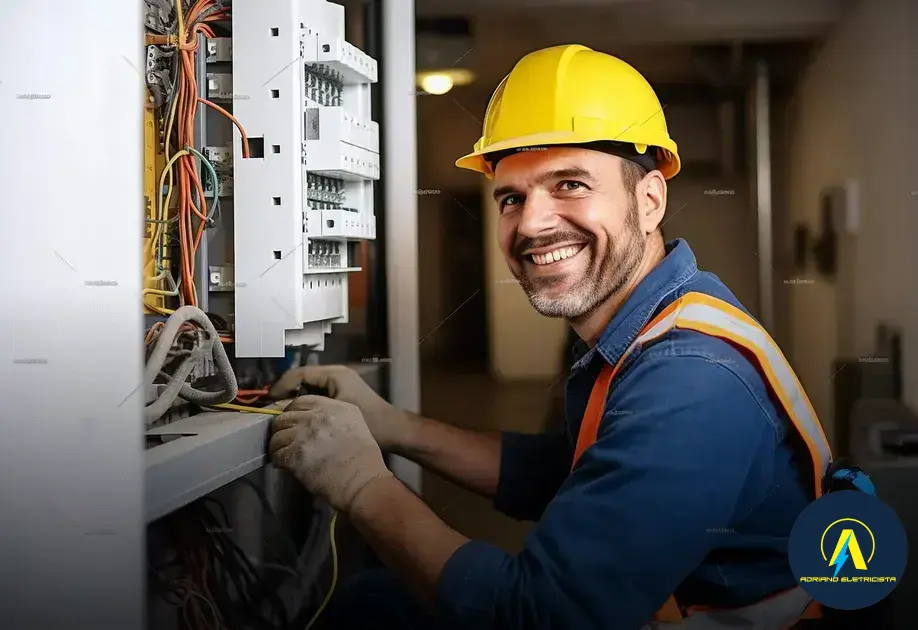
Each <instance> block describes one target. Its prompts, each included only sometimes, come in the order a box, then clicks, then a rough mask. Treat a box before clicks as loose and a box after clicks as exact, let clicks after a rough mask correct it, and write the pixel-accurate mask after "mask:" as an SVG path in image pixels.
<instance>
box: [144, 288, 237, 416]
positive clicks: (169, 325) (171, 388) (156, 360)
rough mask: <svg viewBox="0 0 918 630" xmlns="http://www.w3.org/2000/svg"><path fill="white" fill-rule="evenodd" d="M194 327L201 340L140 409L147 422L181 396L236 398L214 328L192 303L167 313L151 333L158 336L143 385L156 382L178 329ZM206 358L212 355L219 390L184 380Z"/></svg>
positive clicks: (200, 401)
mask: <svg viewBox="0 0 918 630" xmlns="http://www.w3.org/2000/svg"><path fill="white" fill-rule="evenodd" d="M187 325H192V328H191V329H189V328H188V326H187ZM195 326H196V327H197V328H198V329H200V330H201V331H202V337H201V340H200V342H199V343H198V344H197V345H196V346H195V347H194V348H193V349H192V350H191V351H189V352H188V353H187V356H186V357H185V358H184V359H183V360H182V362H181V363H180V365H179V366H178V367H177V368H176V369H175V372H174V373H173V374H171V375H167V379H168V384H167V385H166V387H165V389H164V390H163V391H162V392H161V393H160V394H159V396H158V397H157V399H156V400H154V401H153V402H152V403H150V404H149V405H147V406H146V408H145V409H144V414H145V417H146V422H147V424H148V425H149V424H152V423H153V422H155V421H156V420H158V419H159V418H160V417H162V416H163V415H164V414H165V413H166V412H167V411H168V410H169V409H170V408H171V406H172V403H173V402H175V399H176V398H182V399H184V400H187V401H188V402H190V403H193V404H196V405H201V406H209V405H214V404H220V403H223V402H225V401H228V400H233V399H234V398H235V397H236V392H237V391H238V390H239V386H238V384H237V382H236V375H235V374H234V373H233V366H232V364H231V363H230V360H229V357H227V355H226V350H225V349H224V347H223V344H222V343H220V342H219V334H218V333H217V329H216V328H214V324H213V322H211V321H210V318H209V317H207V314H206V313H204V311H202V310H200V309H198V308H196V307H193V306H183V307H182V308H180V309H178V310H177V311H175V313H173V314H172V315H170V316H169V319H168V320H167V321H166V323H165V325H164V326H163V327H162V328H161V329H158V330H157V332H155V333H152V334H156V335H158V339H157V340H156V345H155V346H154V348H153V350H152V352H151V353H150V355H149V357H148V358H147V362H146V365H145V366H144V371H143V383H144V385H145V386H146V387H150V386H152V385H153V384H154V383H155V382H156V379H157V377H158V376H159V375H160V374H161V373H162V370H163V366H164V365H165V364H166V361H167V359H168V358H169V355H170V353H171V352H172V351H173V346H174V344H175V341H176V338H177V337H178V335H179V334H180V333H181V332H187V331H189V330H194V327H195ZM205 333H206V334H205ZM208 357H212V358H213V361H214V366H215V368H216V371H217V374H218V375H219V376H220V378H221V380H222V381H223V389H220V390H217V391H203V390H198V389H195V388H193V387H192V386H191V385H190V384H188V383H187V382H186V381H187V380H188V377H189V376H190V375H191V373H192V372H193V371H194V369H195V368H197V367H198V366H199V365H200V364H201V363H202V362H203V361H204V360H205V359H206V358H208Z"/></svg>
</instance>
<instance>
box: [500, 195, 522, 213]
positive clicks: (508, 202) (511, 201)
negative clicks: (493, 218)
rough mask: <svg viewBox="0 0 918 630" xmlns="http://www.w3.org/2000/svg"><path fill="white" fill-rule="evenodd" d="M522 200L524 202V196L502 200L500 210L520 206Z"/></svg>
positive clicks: (507, 197)
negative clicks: (510, 206)
mask: <svg viewBox="0 0 918 630" xmlns="http://www.w3.org/2000/svg"><path fill="white" fill-rule="evenodd" d="M522 200H523V198H522V195H507V196H506V197H504V198H503V199H501V200H500V203H498V206H500V209H501V210H503V209H504V208H506V207H507V206H509V205H519V204H520V203H522Z"/></svg>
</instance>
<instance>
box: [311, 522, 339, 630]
mask: <svg viewBox="0 0 918 630" xmlns="http://www.w3.org/2000/svg"><path fill="white" fill-rule="evenodd" d="M337 522H338V513H337V512H335V513H334V514H332V517H331V521H330V522H329V524H328V538H329V543H330V545H331V557H332V579H331V586H329V587H328V593H327V594H326V595H325V599H324V600H323V601H322V605H321V606H319V609H318V610H317V611H316V614H314V615H313V616H312V619H310V620H309V624H308V625H307V626H306V630H310V628H312V627H313V626H314V625H315V623H316V621H318V620H319V616H320V615H321V614H322V613H323V612H324V611H325V608H326V607H327V606H328V602H330V601H331V598H332V595H334V594H335V587H336V586H337V585H338V543H337V542H336V541H335V524H336V523H337Z"/></svg>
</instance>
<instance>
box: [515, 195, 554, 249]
mask: <svg viewBox="0 0 918 630" xmlns="http://www.w3.org/2000/svg"><path fill="white" fill-rule="evenodd" d="M559 223H560V218H559V217H558V214H557V213H556V212H555V204H554V200H553V199H552V198H551V196H550V195H548V194H542V193H534V194H531V195H529V197H528V198H527V199H526V203H525V205H524V206H523V209H522V211H521V212H520V222H519V224H518V225H517V228H516V231H517V233H518V235H519V236H523V237H526V238H535V237H536V236H539V235H541V234H543V233H545V232H546V231H550V230H553V229H555V228H557V227H558V224H559Z"/></svg>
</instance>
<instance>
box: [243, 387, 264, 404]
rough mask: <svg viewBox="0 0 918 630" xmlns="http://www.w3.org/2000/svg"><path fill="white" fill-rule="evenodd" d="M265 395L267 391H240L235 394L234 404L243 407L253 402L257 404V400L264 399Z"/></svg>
mask: <svg viewBox="0 0 918 630" xmlns="http://www.w3.org/2000/svg"><path fill="white" fill-rule="evenodd" d="M267 395H268V390H267V389H240V390H239V391H238V392H237V393H236V402H240V403H242V404H243V405H250V404H252V403H253V402H257V401H258V399H259V398H264V397H265V396H267Z"/></svg>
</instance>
